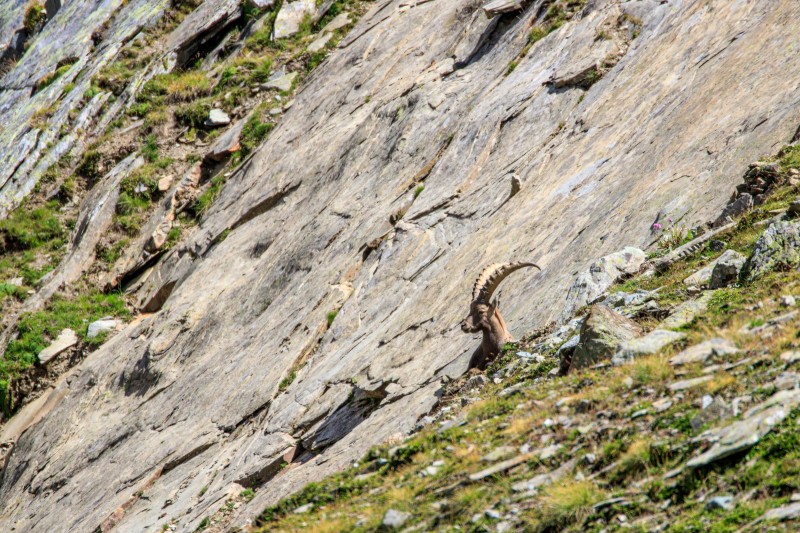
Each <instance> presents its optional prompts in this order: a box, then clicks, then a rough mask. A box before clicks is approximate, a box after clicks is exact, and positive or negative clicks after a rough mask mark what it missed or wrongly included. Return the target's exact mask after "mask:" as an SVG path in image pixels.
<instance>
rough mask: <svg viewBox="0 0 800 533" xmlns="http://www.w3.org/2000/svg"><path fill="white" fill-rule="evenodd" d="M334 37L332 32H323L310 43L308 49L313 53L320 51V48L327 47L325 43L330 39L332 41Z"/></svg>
mask: <svg viewBox="0 0 800 533" xmlns="http://www.w3.org/2000/svg"><path fill="white" fill-rule="evenodd" d="M332 37H333V35H332V34H330V33H323V34H322V35H320V36H319V37H317V38H316V39H314V41H313V42H312V43H311V44H309V45H308V51H309V52H311V53H315V52H319V51H320V50H323V49H324V48H325V45H326V44H328V41H330V40H331V38H332Z"/></svg>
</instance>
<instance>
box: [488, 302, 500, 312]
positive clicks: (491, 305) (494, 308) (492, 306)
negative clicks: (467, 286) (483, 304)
mask: <svg viewBox="0 0 800 533" xmlns="http://www.w3.org/2000/svg"><path fill="white" fill-rule="evenodd" d="M498 305H500V302H498V301H497V298H495V299H494V300H492V301H491V302H490V303H489V316H492V315H493V314H494V312H495V311H497V306H498Z"/></svg>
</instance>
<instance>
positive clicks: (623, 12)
mask: <svg viewBox="0 0 800 533" xmlns="http://www.w3.org/2000/svg"><path fill="white" fill-rule="evenodd" d="M80 4H83V2H80V1H76V2H72V3H68V4H65V6H77V5H80ZM87 5H88V4H87ZM558 6H559V10H556V11H552V10H551V7H552V6H551V5H550V3H549V2H543V1H538V2H534V3H532V4H531V5H530V6H529V7H527V8H526V9H525V10H524V11H523V12H522V13H520V14H509V15H504V16H502V17H497V18H495V19H492V20H491V21H490V20H488V19H486V18H485V16H484V15H483V13H482V11H481V10H480V4H479V3H476V2H474V1H465V0H436V1H435V2H425V3H422V2H405V1H399V0H394V1H382V2H378V3H376V4H374V5H372V7H371V8H370V9H369V11H368V12H367V13H366V14H365V15H364V16H363V17H362V18H361V19H360V21H359V22H358V23H357V24H356V26H355V27H354V28H353V29H352V30H351V31H350V33H349V34H348V35H347V37H345V38H344V39H343V40H342V41H341V42H340V43H339V45H338V48H337V49H336V50H334V51H333V52H332V53H331V55H330V57H329V58H328V59H327V60H326V62H325V63H323V64H322V65H320V67H318V68H317V69H316V70H314V71H313V73H312V74H311V75H310V76H309V78H307V79H306V80H305V81H304V82H303V85H302V86H301V88H300V90H299V92H298V93H297V94H296V95H295V97H294V101H293V103H292V105H291V107H290V108H289V109H288V110H287V111H286V112H285V115H284V117H283V119H282V120H281V122H280V124H279V125H278V126H277V127H276V128H275V130H274V131H272V133H271V134H270V137H269V139H268V140H267V141H266V142H265V143H264V144H263V145H261V146H260V147H259V148H258V149H257V150H255V152H254V153H253V155H252V156H251V157H249V158H247V159H246V160H245V161H244V162H243V164H241V165H240V166H238V167H236V169H235V171H233V173H232V174H231V175H230V176H229V177H228V178H227V182H226V183H225V185H224V187H222V188H221V191H220V194H219V197H218V198H217V200H216V201H215V202H214V203H213V205H212V206H211V207H210V209H209V210H208V211H207V212H206V213H205V214H203V216H202V217H201V218H200V221H199V224H198V225H197V227H195V228H193V229H192V231H189V232H188V233H187V234H186V235H185V236H183V237H182V238H181V240H180V242H178V243H177V244H176V245H175V246H174V247H173V248H171V249H170V250H169V251H168V252H166V253H165V254H163V256H160V257H158V258H157V259H156V260H154V262H153V264H152V265H148V266H153V270H152V271H146V272H145V275H144V277H143V279H142V284H141V286H140V287H134V290H133V291H132V293H131V294H130V299H131V301H132V302H133V303H134V304H135V305H136V307H137V308H138V309H144V310H146V311H147V312H148V313H152V314H147V315H143V316H142V317H141V319H140V320H137V321H136V322H134V323H133V324H131V325H130V326H129V327H128V328H127V329H125V330H124V331H122V332H120V333H119V334H117V335H116V336H114V337H113V338H112V339H111V340H110V341H108V342H107V343H106V344H105V345H104V346H103V347H102V348H100V349H99V350H97V351H95V352H93V353H91V354H90V355H89V356H88V357H87V358H86V360H85V361H84V362H82V363H81V364H80V365H78V366H77V367H75V368H74V369H73V370H71V371H70V373H69V374H67V375H66V376H65V378H64V379H63V380H62V381H61V382H59V384H58V385H57V386H56V389H55V392H54V393H53V394H54V396H53V398H54V400H53V403H54V405H52V409H50V410H49V411H48V412H47V414H46V416H44V418H43V419H42V420H41V421H40V422H38V423H37V424H36V425H34V426H32V427H31V428H30V429H28V430H27V431H26V432H24V433H23V434H22V436H21V437H20V438H19V440H18V441H17V443H16V445H15V447H14V450H13V454H11V456H10V457H9V458H8V464H7V467H6V469H5V472H4V474H3V478H2V485H0V493H2V495H3V497H2V501H3V509H2V514H1V515H0V524H2V525H3V528H4V529H10V528H11V527H12V526H13V527H15V528H16V530H17V531H23V530H24V531H43V530H47V529H53V530H58V529H59V528H67V529H69V530H92V529H94V528H96V527H98V526H99V525H100V524H103V523H104V521H106V520H107V519H108V518H109V517H112V516H113V517H114V520H113V521H112V522H113V523H116V527H117V528H118V529H119V530H121V531H143V530H152V529H157V528H159V527H160V526H161V524H163V523H167V522H174V523H176V524H179V525H180V528H182V529H187V530H191V529H193V528H194V527H196V526H198V525H199V524H200V522H201V521H202V519H203V518H204V517H205V516H208V515H209V514H211V513H213V512H214V511H216V509H218V508H219V507H220V506H221V505H222V504H223V502H224V501H225V500H226V498H227V497H228V496H229V494H230V493H231V491H237V492H238V490H240V488H241V487H242V486H252V487H253V488H255V489H256V492H255V498H253V499H252V501H251V502H249V503H248V504H247V505H245V506H243V507H242V508H240V509H239V514H238V517H237V520H238V521H239V523H242V522H244V521H247V520H249V519H251V518H252V517H254V516H255V515H256V514H258V513H260V512H261V510H263V508H264V507H266V506H267V505H270V504H273V503H275V502H277V501H278V500H279V499H280V498H281V497H282V496H285V495H286V494H288V493H290V492H293V491H295V490H298V489H299V488H301V487H302V486H303V485H304V484H305V483H306V482H308V481H310V480H315V479H320V478H321V477H322V476H324V475H327V474H329V473H332V472H336V471H339V470H341V469H343V468H345V467H346V466H348V465H350V464H351V463H352V462H353V461H354V460H356V459H358V458H359V457H361V456H362V455H363V454H364V453H365V452H366V451H367V450H368V449H369V448H370V447H372V446H373V445H376V444H379V443H382V442H385V441H387V440H389V439H393V438H395V439H396V438H399V437H402V436H403V435H404V434H406V433H407V432H408V431H410V430H411V429H412V428H413V427H414V426H415V424H416V423H417V420H418V419H420V418H421V417H422V416H424V415H425V414H426V413H428V412H429V411H430V409H432V408H433V407H434V405H435V404H436V402H437V399H438V396H439V395H440V394H441V392H440V391H441V388H442V381H443V379H444V378H445V376H458V375H460V374H462V373H463V372H464V371H465V370H466V366H467V361H468V359H469V355H470V353H471V351H472V350H473V349H474V348H475V346H476V344H477V339H475V338H473V337H470V336H467V335H464V334H463V333H461V331H460V329H459V328H458V321H459V320H460V319H461V318H462V316H463V315H464V314H466V311H467V309H466V300H467V295H468V294H469V290H470V287H471V283H472V281H473V280H474V277H475V275H476V274H477V272H478V271H479V270H480V269H481V268H482V267H483V266H485V265H486V264H488V263H492V262H496V261H499V260H506V259H523V258H524V259H533V260H535V261H536V262H537V263H539V264H540V265H541V266H542V267H544V270H543V272H542V273H541V274H535V275H531V274H526V275H516V276H515V277H512V278H509V280H508V281H506V282H505V284H504V289H503V290H504V297H503V310H504V314H505V316H506V319H507V321H508V322H509V326H510V329H511V330H512V331H515V332H525V331H529V330H532V329H534V328H535V327H537V326H542V325H544V324H545V323H546V322H548V321H550V320H553V319H558V318H561V316H562V309H563V306H564V304H565V300H564V295H565V294H566V288H567V287H568V286H569V285H570V283H571V282H572V279H573V277H574V275H575V274H576V273H577V272H578V271H579V270H581V269H582V268H583V267H584V266H585V265H586V264H588V262H590V261H591V260H592V259H594V258H596V257H599V256H601V255H603V254H604V253H607V252H610V251H613V250H616V249H619V248H622V247H623V246H626V245H631V244H632V245H639V246H641V247H645V246H646V245H648V244H649V243H650V242H651V241H653V240H655V239H656V235H654V234H653V233H652V230H651V226H652V224H653V223H654V222H656V221H659V220H662V221H663V220H665V219H670V218H671V219H673V220H675V221H680V223H681V224H684V225H685V226H686V227H692V226H694V225H697V224H699V223H702V222H705V221H706V220H708V219H713V218H715V217H716V215H717V214H718V213H719V212H720V211H721V209H722V207H723V206H724V205H725V204H726V202H727V200H728V197H729V196H730V194H731V192H732V191H733V188H734V186H735V185H736V184H737V183H738V182H739V181H740V176H741V175H742V173H743V171H744V170H745V168H746V167H747V164H748V163H750V162H751V161H753V160H756V159H758V158H759V157H761V156H763V155H765V154H770V153H773V152H774V151H775V149H776V147H778V146H780V145H782V144H784V143H786V142H788V141H790V140H791V138H792V136H793V135H795V132H796V131H797V129H796V128H797V124H798V123H800V101H799V100H798V96H797V94H798V93H797V90H796V89H797V77H796V76H793V75H791V73H796V72H798V71H799V70H800V68H799V67H800V59H799V58H798V55H797V54H796V53H795V52H796V49H797V46H798V44H800V42H798V37H797V36H798V35H800V32H798V31H797V30H798V28H797V22H796V17H794V16H793V15H794V11H795V10H794V4H793V3H792V2H790V1H785V2H779V3H775V4H771V5H769V6H766V5H764V4H756V3H745V2H722V1H718V2H668V3H662V2H658V1H641V2H622V3H620V2H611V1H595V2H586V3H584V2H567V3H558ZM75 8H76V9H77V7H75ZM62 9H65V8H62ZM201 9H202V7H201ZM60 13H61V11H59V14H60ZM50 24H51V23H48V25H47V26H45V29H47V28H48V27H50ZM55 27H56V26H53V28H55ZM550 30H552V31H551V32H550V33H546V32H547V31H550ZM542 34H545V35H544V37H543V38H539V37H541V35H542ZM70 35H71V34H62V38H65V39H67V38H68V37H69V36H70ZM42 38H43V37H42ZM42 46H43V45H42ZM523 52H524V55H523ZM28 54H33V52H30V51H29V52H28ZM26 57H29V56H28V55H27V54H26V56H25V57H23V59H22V61H25V58H26ZM30 57H33V56H32V55H31V56H30ZM48 68H49V67H48ZM41 70H42V71H43V72H44V71H46V70H48V69H46V68H42V69H41ZM37 74H38V71H37ZM35 77H36V76H34V75H33V74H31V75H30V76H29V78H28V79H29V80H30V79H34V78H35ZM12 81H13V80H12ZM4 83H5V78H4ZM25 83H27V82H25ZM51 87H54V85H53V86H51ZM19 91H22V89H19ZM12 92H13V91H12ZM3 98H6V99H8V98H16V99H21V98H23V96H22V93H20V94H17V93H13V94H12V93H9V92H8V91H6V92H5V93H4V96H3ZM8 102H9V103H8V104H7V105H6V104H3V103H0V110H5V109H10V108H11V107H12V106H13V108H14V109H15V111H14V113H15V115H12V118H13V117H17V114H20V115H19V116H20V117H21V118H19V120H17V119H16V118H14V119H13V120H12V122H19V121H23V122H27V120H28V119H27V118H26V117H25V116H23V115H21V113H22V111H20V110H19V109H20V105H19V104H18V103H16V102H17V100H14V101H13V102H12V101H11V100H8ZM31 114H32V113H31ZM4 131H7V130H4ZM2 135H3V137H1V138H2V139H3V145H4V148H2V149H3V150H5V154H6V155H4V156H2V157H0V161H3V163H2V169H3V171H4V172H5V171H6V170H7V169H11V168H16V167H15V166H14V165H13V163H12V161H13V162H17V159H16V158H17V157H18V154H17V150H16V149H14V148H11V147H10V141H9V140H8V139H10V137H6V135H7V133H3V134H2ZM26 135H34V134H33V133H29V134H26ZM23 152H24V151H23ZM22 157H23V158H24V157H25V156H22ZM515 176H516V178H517V179H518V180H519V181H520V183H521V189H520V191H519V192H518V193H516V194H514V195H511V191H512V178H513V177H515ZM9 183H12V182H9ZM14 183H20V182H19V181H17V182H14ZM32 186H33V184H32V183H27V184H26V187H27V188H28V189H32ZM19 187H20V186H18V185H15V186H11V185H8V186H7V187H6V188H7V190H8V192H7V193H6V192H5V189H4V192H3V194H4V198H7V199H9V201H10V199H12V198H15V196H18V195H19V194H20V192H19V191H21V190H25V187H23V188H21V189H20V188H19ZM331 321H332V322H331ZM292 377H293V378H292ZM298 445H300V446H301V447H302V452H301V453H300V454H299V460H300V461H301V463H300V464H299V465H298V466H297V467H294V468H291V469H289V470H287V471H285V472H281V471H280V466H281V464H282V463H283V462H285V461H286V459H285V458H284V454H285V453H286V452H287V450H289V449H291V448H294V447H296V446H298ZM276 474H278V475H276ZM143 491H144V493H145V494H146V495H147V498H146V499H145V498H142V499H139V498H138V497H137V495H138V494H140V493H142V492H143ZM120 510H121V511H120Z"/></svg>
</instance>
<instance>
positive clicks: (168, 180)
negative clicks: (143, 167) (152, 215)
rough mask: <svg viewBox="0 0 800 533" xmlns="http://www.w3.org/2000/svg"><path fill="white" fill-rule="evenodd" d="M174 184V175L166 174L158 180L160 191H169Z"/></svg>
mask: <svg viewBox="0 0 800 533" xmlns="http://www.w3.org/2000/svg"><path fill="white" fill-rule="evenodd" d="M171 185H172V175H169V174H168V175H166V176H164V177H163V178H161V179H159V180H158V192H167V191H168V190H169V188H170V186H171Z"/></svg>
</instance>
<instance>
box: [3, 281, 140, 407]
mask: <svg viewBox="0 0 800 533" xmlns="http://www.w3.org/2000/svg"><path fill="white" fill-rule="evenodd" d="M104 316H116V317H127V316H129V311H128V310H127V308H126V307H125V300H124V298H123V297H122V295H120V294H117V293H111V294H103V293H100V292H90V293H88V294H82V295H80V296H77V297H75V298H72V299H69V298H65V297H63V296H56V297H54V298H53V299H52V300H51V301H50V302H49V303H48V304H47V306H46V307H45V308H44V309H42V310H41V311H37V312H35V313H27V314H25V315H23V316H22V317H21V318H20V320H19V322H18V324H17V332H18V335H17V337H16V338H15V339H14V340H12V341H11V342H9V343H8V347H7V348H6V352H5V355H4V356H3V358H2V359H0V400H2V405H3V410H4V411H5V413H6V414H10V412H11V411H13V409H14V407H15V406H14V405H13V399H10V398H8V397H7V387H8V380H9V379H10V378H12V377H13V376H16V375H18V374H19V372H21V371H22V370H24V369H25V368H27V367H29V366H30V365H32V364H33V363H34V362H35V361H36V358H37V356H38V354H39V352H41V351H42V350H44V349H45V348H46V347H47V346H48V345H49V344H50V342H52V341H53V340H54V339H55V338H56V337H58V335H59V333H61V330H63V329H65V328H70V329H73V330H74V331H75V332H76V333H77V334H78V337H79V338H81V339H83V340H85V339H86V328H87V326H88V325H89V323H90V322H92V321H95V320H98V319H100V318H102V317H104Z"/></svg>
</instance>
